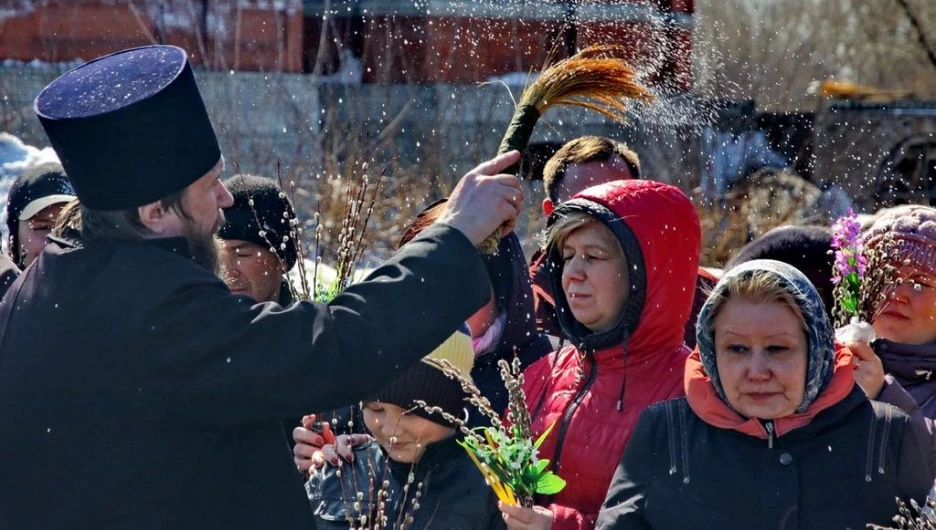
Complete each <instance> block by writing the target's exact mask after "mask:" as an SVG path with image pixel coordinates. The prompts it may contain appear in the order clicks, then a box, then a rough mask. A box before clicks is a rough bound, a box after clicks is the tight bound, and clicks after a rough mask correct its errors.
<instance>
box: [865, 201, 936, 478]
mask: <svg viewBox="0 0 936 530" xmlns="http://www.w3.org/2000/svg"><path fill="white" fill-rule="evenodd" d="M887 235H889V237H892V238H893V239H894V240H895V241H896V244H897V246H896V252H895V255H894V257H893V260H892V264H893V265H894V266H895V267H898V273H897V277H898V278H899V279H900V280H901V282H900V284H899V285H898V286H897V288H896V290H895V291H894V292H893V294H892V295H891V297H890V298H889V299H888V300H887V301H886V302H884V303H885V304H887V305H886V307H884V308H883V311H882V312H881V314H880V316H879V317H878V318H877V319H876V320H875V321H874V322H873V325H874V331H875V334H876V335H877V340H875V341H874V342H873V343H872V344H871V345H870V346H869V345H868V344H860V343H858V344H849V348H851V349H852V350H853V351H854V352H855V354H856V356H858V357H859V359H858V360H856V366H855V379H856V381H857V382H858V384H860V385H861V386H862V388H864V390H865V392H867V393H868V396H869V397H871V398H872V399H876V400H878V401H883V402H885V403H890V404H892V405H895V406H897V407H898V408H900V409H901V410H903V411H904V412H906V413H907V414H910V415H911V416H912V417H914V419H915V420H916V421H917V425H918V427H920V429H919V431H920V433H921V434H922V435H924V436H925V442H924V443H925V444H926V448H927V451H928V452H929V454H930V465H931V466H933V467H934V468H936V436H934V435H933V431H934V429H933V424H932V421H931V419H932V418H934V417H936V378H934V377H933V375H934V372H936V209H934V208H930V207H928V206H919V205H907V206H900V207H896V208H890V209H888V210H886V211H884V212H883V213H881V215H880V216H878V218H877V219H876V220H875V222H874V223H873V224H872V225H871V227H870V228H869V229H868V231H867V232H866V233H865V241H866V242H867V243H866V244H867V246H868V247H871V248H874V247H875V246H877V245H879V244H881V242H882V241H883V240H884V237H885V236H887ZM872 348H873V351H872Z"/></svg>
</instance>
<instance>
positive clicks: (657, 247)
mask: <svg viewBox="0 0 936 530" xmlns="http://www.w3.org/2000/svg"><path fill="white" fill-rule="evenodd" d="M571 210H579V211H584V212H586V213H589V214H590V215H592V216H593V217H597V218H598V219H600V220H602V221H603V222H604V223H605V224H606V225H607V226H608V227H609V228H610V229H611V231H612V232H614V233H615V235H617V236H618V239H619V240H620V242H621V247H622V248H623V249H624V253H625V255H626V256H627V261H628V264H629V265H630V267H631V270H630V274H631V283H632V284H634V285H635V286H636V289H637V290H636V291H632V295H631V299H630V301H629V302H628V306H627V308H625V319H624V320H625V321H624V322H622V323H621V325H620V326H619V327H618V328H617V329H615V330H612V331H610V332H608V333H606V334H603V335H608V334H612V335H616V336H605V337H595V336H594V334H591V335H590V336H589V334H588V333H587V332H583V328H582V327H581V325H577V323H575V322H574V320H573V319H572V318H571V313H569V312H568V311H566V312H565V315H568V319H567V320H568V321H567V322H563V328H564V329H565V331H566V333H567V334H569V335H570V338H572V340H573V341H574V342H575V343H577V344H580V345H581V344H584V345H585V346H586V349H589V350H592V351H596V350H603V349H606V348H609V347H610V346H612V345H613V344H615V343H618V344H619V343H620V342H621V341H622V338H623V335H624V333H625V332H627V333H628V334H629V335H630V337H629V339H628V345H627V349H628V353H627V355H628V364H629V365H635V364H641V363H643V362H647V361H650V360H651V358H652V356H653V355H654V354H656V353H659V352H663V351H672V350H673V349H674V348H678V347H679V346H680V345H681V344H683V336H684V333H685V326H686V322H687V321H688V320H689V312H690V309H691V307H692V300H693V296H694V293H695V285H696V276H697V274H698V271H699V269H698V264H699V251H700V245H701V239H702V234H701V228H700V226H699V216H698V214H697V213H696V210H695V207H694V206H693V205H692V202H691V201H690V200H689V198H688V197H686V195H685V194H684V193H683V192H682V191H680V190H679V189H678V188H675V187H673V186H670V185H667V184H662V183H659V182H653V181H649V180H626V181H616V182H611V183H608V184H603V185H601V186H595V187H593V188H589V189H587V190H585V191H583V192H581V193H579V194H578V195H576V196H575V197H574V198H573V199H572V200H570V201H567V202H565V203H563V204H562V205H560V206H559V207H558V208H557V209H556V212H557V213H559V214H561V213H562V212H568V211H571ZM620 221H623V223H621V222H620ZM615 225H618V226H615ZM621 225H623V226H621ZM553 257H554V258H556V257H558V256H557V255H556V254H554V255H553ZM634 267H636V268H637V270H634ZM554 289H555V292H556V304H557V309H558V308H559V307H560V306H562V307H565V308H567V307H568V306H567V305H566V300H565V296H564V295H563V294H562V288H561V274H556V275H554ZM559 313H560V319H562V312H559ZM570 330H572V331H573V333H569V331H570ZM576 331H577V333H576ZM577 334H578V335H579V336H576V335H577ZM589 341H595V343H594V344H591V345H590V344H588V342H589ZM589 346H590V347H589Z"/></svg>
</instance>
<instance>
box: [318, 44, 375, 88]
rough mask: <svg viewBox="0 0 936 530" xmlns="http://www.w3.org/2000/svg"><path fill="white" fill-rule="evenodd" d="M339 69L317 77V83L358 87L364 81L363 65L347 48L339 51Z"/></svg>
mask: <svg viewBox="0 0 936 530" xmlns="http://www.w3.org/2000/svg"><path fill="white" fill-rule="evenodd" d="M340 59H341V67H340V68H338V71H337V72H335V73H333V74H329V75H323V76H319V78H318V81H319V82H320V83H324V84H332V85H360V84H361V81H362V80H363V79H364V65H363V64H362V63H361V60H360V59H358V58H357V57H355V56H354V54H353V53H352V52H351V51H350V50H348V49H347V48H343V49H342V50H341V55H340Z"/></svg>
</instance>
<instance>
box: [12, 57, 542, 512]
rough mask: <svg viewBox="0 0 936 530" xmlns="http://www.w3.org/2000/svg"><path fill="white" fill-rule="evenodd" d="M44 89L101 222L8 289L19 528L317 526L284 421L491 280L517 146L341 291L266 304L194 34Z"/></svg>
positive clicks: (61, 148) (437, 331)
mask: <svg viewBox="0 0 936 530" xmlns="http://www.w3.org/2000/svg"><path fill="white" fill-rule="evenodd" d="M34 108H35V110H36V113H37V114H38V116H39V119H40V121H41V123H42V125H43V127H44V128H45V130H46V133H47V135H48V136H49V140H50V142H51V144H52V146H53V148H54V149H55V151H56V153H57V154H58V155H59V159H60V160H61V162H62V165H63V166H64V168H65V171H66V173H67V174H68V176H69V177H70V178H71V181H72V184H73V186H74V188H75V191H76V192H77V195H78V198H79V200H80V201H81V206H80V208H79V210H78V211H77V212H76V213H75V215H74V217H71V218H70V219H71V221H72V226H71V228H72V229H73V231H74V232H76V233H77V234H78V235H79V238H80V240H81V241H80V244H75V243H72V242H69V241H65V240H62V239H57V240H55V241H53V242H51V243H50V244H49V245H47V246H46V248H45V249H44V250H43V251H42V253H41V254H40V256H39V258H38V259H37V260H36V261H35V262H34V263H33V265H32V266H30V267H29V269H27V271H26V272H25V273H24V277H21V278H20V280H18V281H17V282H14V284H13V286H12V287H11V288H10V291H9V292H8V293H7V295H6V296H5V297H4V298H3V301H2V302H0V359H2V361H3V370H0V404H2V406H0V425H2V426H3V428H2V429H0V469H2V470H3V472H2V473H0V526H2V527H3V528H4V529H5V530H8V529H10V530H15V529H25V528H30V529H31V528H43V529H60V528H61V529H64V528H71V529H76V528H94V529H104V528H141V529H142V528H199V529H205V528H224V529H230V528H257V529H261V528H262V529H271V528H275V529H280V528H283V529H285V528H310V527H314V525H313V522H312V514H311V511H310V508H309V503H308V499H307V498H306V496H305V494H304V492H303V490H302V486H301V483H300V477H299V474H298V473H296V472H295V468H294V467H293V463H292V459H291V457H290V454H289V449H288V447H287V445H286V444H285V443H284V440H283V435H284V433H283V428H282V426H281V424H280V420H281V419H282V418H287V417H291V416H300V415H302V414H303V413H304V412H305V411H307V410H328V409H334V408H336V407H339V406H341V405H347V404H349V403H352V402H355V401H358V400H360V399H362V398H364V397H366V396H369V395H371V394H372V393H374V392H375V391H377V390H378V389H380V388H382V387H383V386H385V385H386V384H387V383H389V382H391V381H393V380H395V379H396V378H398V377H399V376H400V375H401V374H402V373H403V372H404V371H405V370H406V369H407V368H408V367H409V366H410V365H411V364H413V363H415V362H417V361H418V360H419V359H421V358H422V357H424V356H425V355H426V354H428V353H429V352H430V351H432V350H433V349H434V348H435V347H436V346H438V345H439V344H440V343H442V341H443V340H445V339H446V338H447V337H448V336H450V335H451V334H452V331H453V330H455V329H457V328H458V326H459V325H461V324H462V322H464V321H465V319H466V318H467V317H468V316H469V315H471V314H472V313H473V312H475V311H476V310H477V309H478V308H480V307H481V306H482V305H483V304H484V303H485V302H486V301H487V300H488V298H489V296H490V292H491V286H490V282H489V281H488V278H487V273H486V271H485V268H484V262H483V260H482V259H481V256H480V254H479V253H478V251H477V250H476V248H475V245H477V244H480V242H481V241H482V240H483V239H484V238H485V237H487V236H488V235H489V234H491V233H492V232H494V230H495V229H496V228H497V227H498V226H501V225H503V224H506V227H507V231H509V230H510V229H511V228H512V226H513V223H514V222H515V219H516V215H517V212H518V208H519V207H520V203H521V201H522V197H523V193H522V189H521V187H520V184H519V182H518V181H517V179H516V178H515V177H512V176H508V175H503V174H499V173H501V171H502V170H503V169H505V168H507V167H509V166H510V165H511V164H513V163H515V162H517V161H518V160H519V153H516V152H513V153H509V154H507V155H503V156H500V157H498V158H496V159H494V160H492V161H489V162H487V163H485V164H482V165H481V166H479V167H478V168H476V169H475V170H473V171H472V172H470V173H469V174H468V175H466V176H465V178H463V179H462V180H461V181H460V182H459V184H458V185H457V186H456V188H455V190H454V191H453V193H452V195H451V200H450V201H449V205H448V208H447V210H446V212H445V214H444V215H443V217H442V219H440V222H439V223H437V224H436V225H435V226H432V227H430V228H428V229H426V230H425V231H424V232H423V233H422V234H421V235H420V236H419V237H418V238H416V239H415V240H413V241H412V242H411V243H410V244H408V245H407V246H406V247H404V248H403V249H401V251H400V252H399V253H398V254H397V255H396V256H395V257H394V258H392V259H391V260H389V261H388V262H386V263H385V264H384V265H383V266H381V267H379V268H378V269H376V270H375V271H374V272H373V273H371V275H370V276H369V277H368V278H367V279H366V280H365V281H363V282H361V283H359V284H357V285H354V286H352V287H350V288H348V290H347V291H345V292H344V293H342V294H340V295H338V296H337V297H336V298H335V299H334V300H333V301H332V302H331V303H330V304H329V305H322V304H315V303H311V302H299V303H295V304H292V305H290V306H289V307H282V306H280V305H278V304H276V303H265V304H257V305H250V304H245V303H243V299H242V298H241V297H237V296H234V295H232V294H231V293H230V292H229V291H228V289H227V286H225V284H224V283H223V282H222V281H221V280H220V279H219V278H218V277H217V276H216V275H215V270H216V268H217V264H218V251H217V246H216V244H215V234H216V232H217V230H218V229H219V228H220V227H221V226H222V225H223V224H224V216H223V214H222V212H221V209H222V208H227V207H229V206H231V205H232V204H233V199H232V197H231V194H230V193H229V191H228V190H227V188H226V187H225V186H224V184H222V182H221V178H220V177H221V173H222V171H223V169H224V162H223V160H222V159H221V151H220V149H219V147H218V142H217V139H216V137H215V134H214V130H213V129H212V126H211V123H210V121H209V119H208V113H207V111H206V109H205V106H204V103H203V102H202V99H201V96H200V94H199V92H198V88H197V85H196V84H195V77H194V75H193V72H192V69H191V67H190V65H189V62H188V58H187V55H186V53H185V52H184V51H183V50H181V49H180V48H176V47H172V46H147V47H143V48H135V49H132V50H125V51H122V52H118V53H116V54H113V55H109V56H106V57H102V58H99V59H96V60H94V61H91V62H89V63H86V64H84V65H82V66H79V67H78V68H76V69H74V70H71V71H70V72H68V73H66V74H64V75H62V76H61V77H59V78H58V79H56V80H55V81H53V82H52V83H51V84H50V85H49V86H47V87H46V88H45V89H44V90H43V91H42V92H41V93H40V94H39V96H38V97H37V98H36V101H35V105H34ZM37 329H41V330H42V332H41V333H36V330H37Z"/></svg>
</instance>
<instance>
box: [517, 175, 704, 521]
mask: <svg viewBox="0 0 936 530" xmlns="http://www.w3.org/2000/svg"><path fill="white" fill-rule="evenodd" d="M700 240H701V230H700V227H699V217H698V215H697V214H696V211H695V208H694V207H693V205H692V203H691V202H690V201H689V199H688V198H687V197H686V196H685V195H684V194H683V193H682V192H681V191H679V190H678V189H677V188H674V187H672V186H669V185H666V184H661V183H658V182H652V181H646V180H629V181H618V182H613V183H609V184H604V185H601V186H597V187H594V188H589V189H587V190H585V191H583V192H581V193H579V194H578V195H576V196H575V198H573V199H572V200H570V201H567V202H565V203H563V204H562V205H560V206H559V207H558V208H556V210H555V212H553V214H552V215H551V216H550V219H549V224H548V232H547V253H548V254H549V259H550V260H551V263H552V266H554V267H556V268H557V269H556V272H557V274H554V275H553V278H554V282H555V283H556V285H554V292H556V293H557V294H558V296H557V297H556V312H557V316H558V319H559V322H560V324H561V326H562V329H563V332H564V333H565V335H566V336H567V337H568V338H569V339H570V342H571V344H569V345H567V346H565V347H562V348H560V349H559V350H558V351H556V352H554V353H552V354H550V355H549V356H547V357H545V358H543V359H541V360H539V361H538V362H536V363H535V364H533V365H531V366H530V367H529V368H528V369H527V370H526V372H525V373H524V378H525V383H524V390H525V392H526V395H527V406H528V407H529V408H530V411H531V414H532V416H533V434H534V436H538V435H539V434H540V433H542V432H545V431H546V430H547V429H548V428H550V427H552V431H551V432H550V434H549V436H548V437H547V438H546V441H545V442H544V443H543V445H542V446H541V447H540V457H541V458H545V459H548V460H549V461H550V462H551V463H552V464H551V465H552V466H553V470H554V471H555V472H556V473H558V474H559V475H560V476H561V477H562V478H564V479H565V480H566V482H567V483H568V485H567V486H566V488H565V489H564V490H563V491H562V492H560V493H559V494H557V495H555V496H552V497H550V498H543V499H538V503H537V504H538V505H539V506H537V507H536V508H534V509H524V508H519V507H514V506H502V507H501V510H502V511H503V512H504V514H505V519H506V520H507V524H508V527H510V528H512V529H546V528H553V529H555V530H560V529H586V530H590V529H592V528H593V527H594V525H595V520H596V519H597V516H598V510H599V509H600V508H601V503H602V501H603V500H604V498H605V494H606V493H607V491H608V487H609V486H610V484H611V478H612V476H613V474H614V470H615V466H616V465H617V463H618V461H619V460H620V458H621V455H622V454H623V453H624V447H625V446H626V445H627V441H628V440H629V439H630V436H631V433H632V432H633V429H634V426H635V425H636V423H637V418H638V417H639V416H640V413H641V412H642V411H643V410H644V409H645V408H646V407H647V406H649V405H651V404H653V403H656V402H658V401H663V400H666V399H671V398H675V397H679V396H682V395H684V391H683V385H682V380H683V371H684V365H685V360H686V357H687V356H688V355H689V350H688V348H686V346H685V345H684V344H683V332H684V327H685V324H686V321H687V320H688V318H689V310H690V307H691V305H692V299H693V294H694V290H695V282H696V275H697V271H698V268H697V267H698V262H699V247H700ZM559 272H561V274H559Z"/></svg>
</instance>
